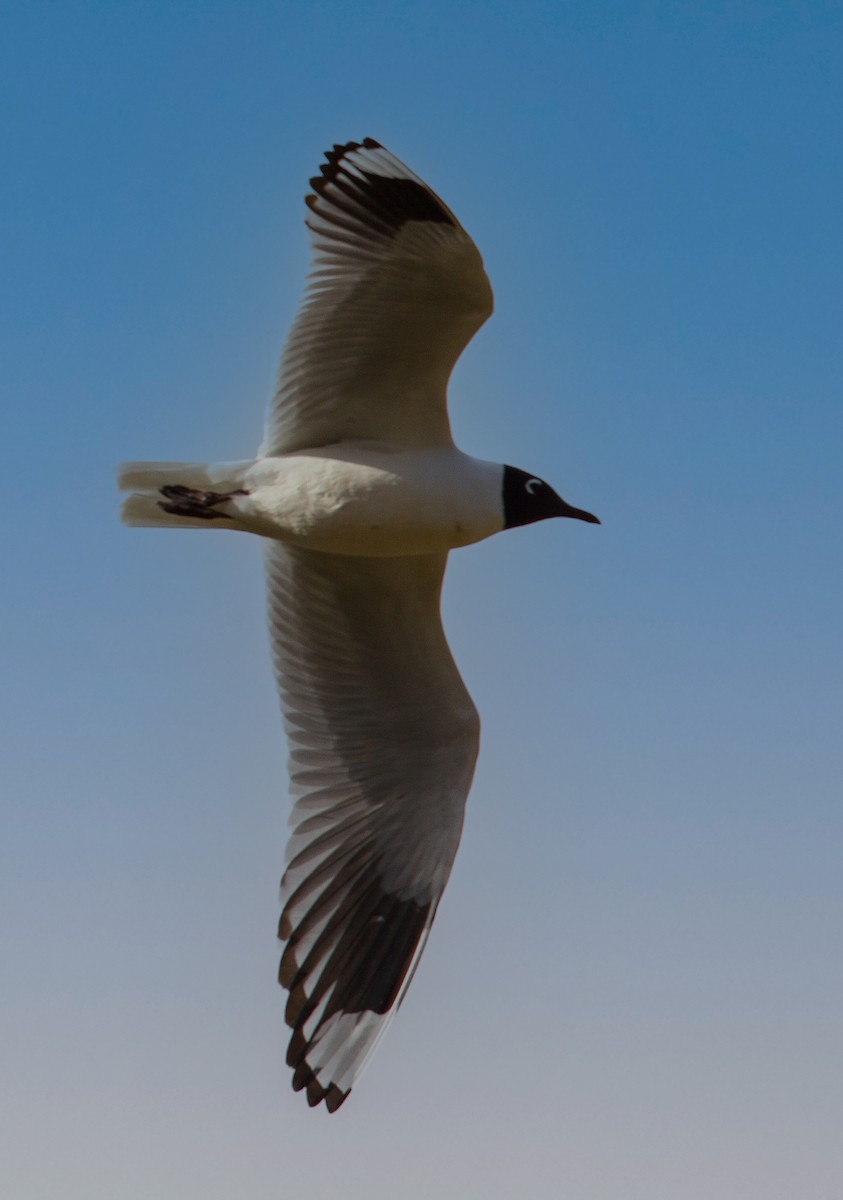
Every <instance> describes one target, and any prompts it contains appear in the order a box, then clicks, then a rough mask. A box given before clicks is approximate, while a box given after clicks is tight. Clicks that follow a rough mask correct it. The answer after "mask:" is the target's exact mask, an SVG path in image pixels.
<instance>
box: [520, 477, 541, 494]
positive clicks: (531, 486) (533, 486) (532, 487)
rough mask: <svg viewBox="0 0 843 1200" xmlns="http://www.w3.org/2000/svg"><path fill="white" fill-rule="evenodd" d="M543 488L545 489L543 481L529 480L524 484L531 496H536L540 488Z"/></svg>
mask: <svg viewBox="0 0 843 1200" xmlns="http://www.w3.org/2000/svg"><path fill="white" fill-rule="evenodd" d="M542 487H544V481H543V480H541V479H528V480H527V482H526V483H525V484H524V489H525V491H528V492H529V493H530V495H531V496H533V495H535V493H536V492H537V491H538V490H539V488H542Z"/></svg>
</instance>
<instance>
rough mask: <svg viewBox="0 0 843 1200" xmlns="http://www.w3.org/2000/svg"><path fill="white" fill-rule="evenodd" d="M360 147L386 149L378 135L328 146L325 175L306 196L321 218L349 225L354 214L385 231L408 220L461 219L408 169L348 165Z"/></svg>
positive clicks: (361, 221)
mask: <svg viewBox="0 0 843 1200" xmlns="http://www.w3.org/2000/svg"><path fill="white" fill-rule="evenodd" d="M361 149H362V150H383V146H382V145H381V144H380V142H377V141H375V139H374V138H364V139H363V141H362V143H361V142H346V143H344V144H340V143H339V142H338V143H336V144H335V145H334V147H333V149H332V150H327V151H326V152H325V162H324V163H322V164H321V166H320V168H319V170H320V172H321V175H316V176H314V177H313V178H312V179H311V180H310V186H311V188H312V189H313V191H312V192H311V194H309V195H308V196H307V204H308V206H309V207H310V208H311V209H312V210H313V211H315V212H316V213H317V214H318V215H319V216H320V217H321V218H322V219H323V220H326V221H334V222H335V223H339V224H342V225H343V227H345V228H348V226H347V225H346V221H347V220H348V219H349V218H350V219H351V221H352V222H355V223H357V224H358V225H359V226H363V227H364V228H368V229H370V230H373V231H374V232H375V233H378V234H381V235H386V236H390V235H394V234H395V233H397V232H398V231H399V230H400V229H401V228H402V226H404V225H405V224H406V223H407V222H408V221H430V222H432V223H434V224H440V225H453V226H456V225H457V221H456V218H455V217H454V215H453V213H452V212H450V210H449V209H447V208H446V207H445V205H444V204H443V203H442V201H441V200H440V199H439V197H438V196H437V195H436V194H435V193H434V192H432V191H431V190H430V189H429V188H428V187H427V186H426V185H425V184H423V183H421V182H420V181H418V180H416V179H414V178H410V177H408V176H409V174H410V173H409V172H408V174H407V175H406V176H405V175H401V174H400V173H399V174H397V175H389V174H387V175H383V174H381V173H380V172H379V171H377V170H374V171H367V170H365V168H364V167H363V166H361V165H360V164H359V163H355V164H354V165H353V167H352V169H351V170H349V168H348V167H347V166H346V165H345V161H344V160H345V159H346V158H347V157H348V155H350V154H353V153H354V152H355V151H357V150H361ZM404 170H406V168H404ZM314 193H315V194H314ZM340 193H342V194H341V195H340ZM317 205H318V207H317ZM337 210H338V212H337ZM337 217H340V220H337Z"/></svg>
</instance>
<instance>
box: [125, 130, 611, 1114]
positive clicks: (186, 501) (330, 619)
mask: <svg viewBox="0 0 843 1200" xmlns="http://www.w3.org/2000/svg"><path fill="white" fill-rule="evenodd" d="M325 159H326V161H325V162H324V163H323V164H322V167H321V175H319V176H317V177H316V178H315V179H312V180H311V181H310V188H311V190H310V192H309V194H308V196H307V206H308V209H309V214H308V218H307V226H308V228H309V230H310V235H311V241H312V248H313V259H314V261H313V269H312V272H311V275H310V279H309V286H308V290H307V293H306V296H305V299H304V303H303V306H302V308H301V311H300V312H299V315H298V317H297V318H296V321H295V323H294V325H293V327H292V330H291V331H290V334H289V336H288V338H287V342H286V344H285V347H284V351H283V354H282V357H281V364H280V368H279V375H278V387H277V391H276V393H275V398H274V401H273V403H272V406H271V410H270V413H269V416H268V419H267V423H266V429H265V433H264V439H263V443H262V445H261V447H260V449H259V450H258V455H257V458H255V459H254V460H251V461H249V462H235V463H225V464H221V465H213V466H208V465H204V464H197V463H127V464H126V465H125V466H124V467H123V468H121V471H120V475H119V484H120V487H121V488H123V489H124V490H125V491H128V492H129V495H128V496H127V497H126V499H125V501H124V505H123V513H122V515H123V520H124V521H125V522H126V524H128V525H145V526H161V527H168V526H169V527H181V528H185V529H235V530H242V531H244V532H248V533H256V534H259V535H260V536H261V537H262V538H263V539H264V545H265V548H266V572H267V579H268V589H269V606H268V607H269V628H270V637H271V642H272V653H273V658H274V661H275V668H276V672H277V676H278V684H279V689H280V693H281V702H282V707H283V712H284V721H285V726H286V730H287V737H288V739H289V744H290V759H289V764H290V777H291V790H292V794H293V796H294V806H293V812H292V817H291V826H292V833H291V836H290V841H289V845H288V848H287V858H286V870H285V873H284V877H283V880H282V914H281V922H280V927H279V937H280V938H281V940H282V941H283V942H284V943H285V944H284V949H283V952H282V955H281V966H280V972H279V979H280V982H281V984H282V986H283V987H284V988H286V990H287V992H288V993H289V994H288V998H287V1005H286V1013H285V1016H286V1021H287V1024H288V1025H289V1026H290V1029H291V1030H292V1034H291V1036H290V1042H289V1048H288V1050H287V1062H288V1064H289V1066H290V1067H291V1068H292V1070H293V1087H294V1088H295V1089H296V1090H297V1091H298V1090H301V1089H303V1090H304V1091H305V1093H306V1096H307V1100H308V1102H309V1103H310V1104H311V1105H317V1104H319V1103H320V1102H321V1101H324V1103H325V1106H326V1108H327V1109H328V1111H329V1112H334V1111H335V1110H336V1109H338V1108H339V1106H340V1105H341V1104H342V1103H343V1101H344V1100H345V1099H346V1097H347V1096H348V1094H349V1092H350V1090H351V1087H352V1085H353V1083H354V1081H355V1080H356V1078H357V1076H358V1075H359V1074H360V1071H361V1070H362V1068H363V1065H364V1063H365V1062H366V1060H367V1059H368V1057H369V1055H370V1054H371V1053H372V1051H373V1049H374V1047H375V1045H376V1043H377V1042H378V1040H379V1039H380V1037H381V1035H382V1034H383V1032H384V1030H385V1028H386V1026H387V1025H388V1023H389V1021H390V1019H391V1018H392V1016H393V1015H394V1013H395V1012H396V1010H397V1009H398V1006H399V1005H400V1003H401V1001H402V999H403V997H404V994H405V993H406V991H407V988H408V987H409V985H410V981H411V979H412V977H413V973H414V971H415V969H416V966H417V964H418V961H419V958H420V957H421V954H422V951H423V950H424V947H425V943H426V942H427V938H428V935H429V933H430V928H431V925H432V924H433V918H434V916H435V915H436V909H437V906H438V904H439V901H440V899H441V897H442V892H443V891H444V889H445V885H446V883H447V881H448V876H449V875H450V872H451V866H452V864H453V861H454V856H455V855H456V852H457V846H458V845H459V840H460V834H461V831H462V825H463V814H464V810H465V803H466V798H467V796H468V792H469V788H470V786H471V780H472V776H473V774H474V764H475V761H476V758H477V750H478V737H479V728H480V724H479V720H478V716H477V710H476V709H475V707H474V704H473V703H472V701H471V697H470V696H469V694H468V692H467V691H466V688H465V685H464V684H463V682H462V679H461V678H460V674H459V672H458V670H457V668H456V665H455V664H454V660H453V658H452V657H451V652H450V650H449V648H448V643H447V641H446V640H445V635H444V633H443V630H442V623H441V618H440V613H439V598H440V593H441V590H442V580H443V576H444V573H445V564H446V562H447V558H448V553H449V551H450V550H453V549H455V548H456V547H458V546H466V545H469V544H470V543H472V542H477V541H480V540H481V539H482V538H487V537H489V536H491V535H492V534H493V533H499V532H500V531H501V530H503V529H511V528H513V527H514V526H518V525H528V524H531V523H532V522H534V521H541V520H544V519H545V518H547V517H576V518H578V519H579V520H582V521H589V522H592V523H593V524H599V521H598V519H597V517H595V516H592V514H591V513H587V512H584V511H583V510H582V509H579V508H574V507H573V506H572V505H570V504H567V503H566V502H565V501H564V500H563V499H562V498H561V497H560V496H558V495H557V494H556V492H555V491H554V490H553V488H551V487H550V486H549V485H548V484H547V483H545V482H544V480H542V479H539V478H538V477H537V476H535V475H531V474H529V473H528V472H526V471H521V470H518V469H517V468H516V467H510V466H506V465H502V464H500V463H491V462H483V461H481V460H480V459H476V458H470V457H469V456H468V455H466V454H463V453H462V452H461V451H460V450H458V449H457V447H456V446H455V445H454V442H453V439H452V437H451V429H450V425H449V422H448V411H447V399H446V389H447V384H448V378H449V376H450V374H451V371H452V370H453V368H454V364H455V363H456V361H457V359H458V358H459V356H460V354H461V353H462V351H463V349H464V348H465V346H466V345H467V344H468V342H469V341H470V340H471V338H472V337H473V336H474V334H475V333H476V332H477V330H478V329H479V328H480V326H481V325H482V324H483V323H484V321H486V319H487V318H488V317H489V316H490V315H491V312H492V289H491V287H490V285H489V281H488V279H487V277H486V272H485V270H484V269H483V261H482V259H481V257H480V254H479V252H478V250H477V247H476V246H475V245H474V243H473V242H472V240H471V238H470V237H469V236H468V234H467V233H466V232H465V230H464V229H463V228H462V226H461V225H460V224H459V222H458V221H457V219H456V217H455V216H454V214H453V213H452V212H451V211H450V209H449V208H446V206H445V205H444V204H443V203H442V201H441V200H440V199H439V197H438V196H437V195H435V193H434V192H432V191H431V190H430V188H429V187H428V186H427V185H426V184H425V183H423V182H422V180H421V179H419V178H418V177H417V176H416V175H414V174H413V173H412V171H410V170H408V168H407V167H405V166H404V164H403V163H401V162H399V160H398V159H397V158H395V157H394V156H393V155H392V154H390V153H389V151H388V150H385V149H384V147H383V146H381V145H380V144H379V143H378V142H376V141H374V140H373V139H372V138H366V139H365V140H364V141H363V142H347V143H346V144H345V145H342V146H341V145H336V146H334V148H333V150H331V151H329V152H328V153H327V154H326V155H325Z"/></svg>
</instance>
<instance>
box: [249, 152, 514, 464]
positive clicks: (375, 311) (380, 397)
mask: <svg viewBox="0 0 843 1200" xmlns="http://www.w3.org/2000/svg"><path fill="white" fill-rule="evenodd" d="M325 157H326V159H327V162H326V163H324V164H323V166H322V168H321V170H322V174H321V176H317V177H316V178H315V179H312V180H311V187H312V189H313V190H312V192H311V193H310V194H309V195H308V197H307V204H308V207H309V208H310V215H309V217H308V220H307V225H308V228H309V229H310V231H311V239H312V244H313V251H314V265H313V270H312V272H311V275H310V282H309V287H308V290H307V294H306V296H305V300H304V304H303V307H302V309H301V311H300V313H299V315H298V317H297V319H296V321H295V323H294V324H293V327H292V329H291V331H290V335H289V337H288V339H287V343H286V345H285V347H284V352H283V354H282V357H281V365H280V368H279V376H278V388H277V392H276V395H275V399H274V401H273V404H272V408H271V410H270V413H269V417H268V419H267V424H266V430H265V433H264V440H263V444H262V445H261V448H260V451H259V453H260V454H261V455H273V454H284V453H288V452H290V451H293V450H301V449H308V448H312V447H314V446H325V445H333V444H336V443H338V442H342V441H349V440H360V439H375V440H377V441H381V442H388V443H390V444H394V445H397V446H406V447H410V446H414V447H420V446H431V445H447V444H449V443H450V440H451V434H450V426H449V423H448V412H447V404H446V387H447V383H448V378H449V376H450V374H451V371H452V370H453V368H454V364H455V363H456V361H457V359H458V358H459V356H460V354H461V353H462V351H463V350H464V348H465V346H466V345H467V344H468V342H469V341H470V339H471V338H472V337H473V336H474V334H475V333H476V332H477V330H478V329H479V328H480V326H481V325H482V324H483V322H484V321H485V320H486V319H487V318H488V317H489V316H490V315H491V312H492V289H491V287H490V285H489V280H488V278H487V277H486V272H485V271H484V269H483V260H482V259H481V257H480V254H479V252H478V250H477V247H476V246H475V245H474V243H473V242H472V240H471V238H470V237H469V236H468V234H467V233H466V232H465V230H464V229H463V228H462V226H461V225H460V224H459V222H458V221H457V219H456V217H455V216H454V214H453V213H452V212H451V211H450V209H448V208H446V207H445V205H444V204H443V203H442V201H441V200H440V199H439V198H438V196H436V195H435V194H434V193H433V192H432V191H431V190H430V188H429V187H427V185H426V184H425V183H423V182H422V181H421V180H420V179H418V178H417V177H416V176H415V175H414V174H413V173H412V171H410V170H409V169H408V168H407V167H405V166H404V164H403V163H401V162H399V160H398V159H397V158H395V157H394V156H393V155H392V154H390V153H389V151H388V150H385V149H384V148H383V147H382V146H381V145H379V143H378V142H376V141H374V140H373V139H372V138H366V139H365V140H364V141H363V142H362V143H359V142H348V143H347V144H346V145H344V146H339V145H337V146H335V147H334V149H333V150H331V151H328V153H327V154H326V156H325Z"/></svg>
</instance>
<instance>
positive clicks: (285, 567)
mask: <svg viewBox="0 0 843 1200" xmlns="http://www.w3.org/2000/svg"><path fill="white" fill-rule="evenodd" d="M445 562H446V556H445V555H434V556H416V557H409V558H357V557H352V556H346V555H333V554H320V553H317V552H314V551H307V550H300V549H291V548H289V547H285V546H283V545H281V544H280V543H278V542H271V543H270V544H269V547H268V549H267V574H268V583H269V624H270V632H271V637H272V645H273V652H274V658H275V665H276V668H277V672H278V677H279V685H280V689H281V697H282V704H283V709H284V716H285V723H286V726H287V733H288V737H289V740H290V750H291V753H290V774H291V779H292V789H293V793H294V795H295V797H296V800H295V806H294V808H293V814H292V818H291V824H292V827H293V832H292V836H291V839H290V843H289V846H288V851H287V869H286V872H285V874H284V879H283V882H282V901H283V912H282V916H281V924H280V929H279V936H280V937H281V938H282V939H283V940H285V941H286V943H287V944H286V947H285V949H284V952H283V955H282V958H281V968H280V975H279V978H280V981H281V983H282V985H283V986H284V987H285V988H287V989H288V991H289V993H290V994H289V998H288V1001H287V1008H286V1020H287V1024H288V1025H289V1026H290V1027H291V1029H292V1031H293V1032H292V1036H291V1038H290V1044H289V1049H288V1052H287V1062H288V1064H289V1065H290V1066H291V1067H292V1068H293V1087H294V1088H295V1089H296V1090H299V1089H301V1088H306V1090H307V1098H308V1102H309V1103H310V1104H311V1105H315V1104H318V1103H319V1102H320V1101H322V1100H324V1101H325V1104H326V1106H327V1108H328V1110H329V1111H330V1112H333V1111H334V1110H335V1109H337V1108H338V1107H339V1106H340V1104H342V1102H343V1100H345V1098H346V1096H347V1095H348V1093H349V1091H350V1089H351V1086H352V1084H353V1083H354V1080H355V1079H356V1077H357V1076H358V1074H359V1073H360V1071H361V1069H362V1067H363V1065H364V1062H365V1061H366V1059H367V1058H368V1056H369V1055H370V1053H371V1052H372V1050H373V1049H374V1046H375V1044H376V1042H377V1040H378V1039H379V1037H380V1036H381V1034H382V1033H383V1031H384V1029H385V1028H386V1025H387V1024H388V1022H389V1020H390V1018H391V1017H392V1016H393V1014H394V1013H395V1011H396V1009H397V1008H398V1005H399V1004H400V1003H401V1000H402V998H403V995H404V992H405V991H406V989H407V987H408V986H409V983H410V979H411V978H412V973H413V970H414V969H415V966H416V963H417V962H418V960H419V957H420V955H421V953H422V950H423V949H424V945H425V942H426V940H427V936H428V933H429V931H430V927H431V924H432V923H433V918H434V915H435V913H436V906H437V904H438V903H439V898H440V896H441V895H442V892H443V890H444V888H445V884H446V883H447V880H448V876H449V874H450V871H451V865H452V863H453V861H454V856H455V854H456V852H457V846H458V844H459V840H460V834H461V831H462V823H463V812H464V809H465V801H466V797H467V796H468V791H469V788H470V786H471V779H472V776H473V773H474V764H475V761H476V758H477V748H478V738H479V720H478V717H477V711H476V709H475V707H474V705H473V704H472V702H471V697H470V696H469V695H468V692H467V691H466V689H465V685H464V684H463V682H462V680H461V678H460V675H459V672H458V671H457V668H456V666H455V664H454V660H453V658H452V657H451V652H450V650H449V649H448V644H447V642H446V640H445V635H444V632H443V630H442V623H441V620H440V616H439V596H440V592H441V587H442V578H443V575H444V571H445Z"/></svg>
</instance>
